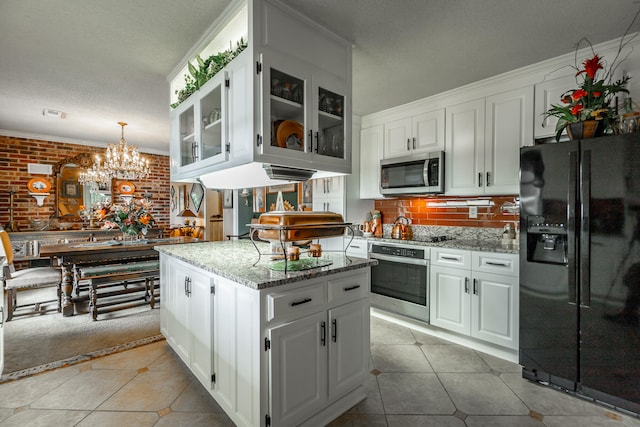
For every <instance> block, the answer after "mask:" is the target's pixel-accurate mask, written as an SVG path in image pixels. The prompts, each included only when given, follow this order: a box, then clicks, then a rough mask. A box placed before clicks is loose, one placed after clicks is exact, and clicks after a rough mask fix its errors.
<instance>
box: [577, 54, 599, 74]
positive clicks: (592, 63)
mask: <svg viewBox="0 0 640 427" xmlns="http://www.w3.org/2000/svg"><path fill="white" fill-rule="evenodd" d="M600 59H601V58H600V57H599V56H598V55H597V54H596V55H594V56H593V58H591V59H585V60H584V62H583V63H582V65H584V70H581V71H578V73H577V74H576V76H577V75H580V74H582V73H587V77H589V78H590V79H592V80H593V78H594V77H595V76H596V72H597V71H598V70H602V69H604V67H603V66H602V64H601V63H600Z"/></svg>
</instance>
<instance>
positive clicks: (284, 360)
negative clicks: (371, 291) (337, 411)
mask: <svg viewBox="0 0 640 427" xmlns="http://www.w3.org/2000/svg"><path fill="white" fill-rule="evenodd" d="M316 286H318V285H316ZM321 286H323V287H326V290H325V292H322V293H318V289H317V288H316V289H315V290H314V289H308V290H300V289H296V290H294V291H292V292H288V293H287V292H285V293H278V294H271V295H270V296H268V297H267V298H268V299H270V300H272V301H288V307H287V306H284V305H283V304H280V307H281V308H282V309H281V310H280V313H279V315H278V314H275V313H273V312H272V313H273V314H275V316H274V319H273V320H274V323H275V324H276V325H278V326H274V327H271V328H269V331H268V339H269V341H268V342H269V348H270V349H269V353H270V354H269V368H270V369H269V372H270V383H271V408H270V409H271V411H270V422H271V425H274V426H279V425H283V426H288V425H299V424H301V423H304V422H305V420H306V419H308V418H309V414H313V413H314V412H318V411H320V410H321V409H323V408H326V407H328V406H330V405H332V404H334V403H335V402H337V400H338V399H339V398H341V397H342V396H344V395H347V394H348V393H350V392H352V391H353V390H356V389H357V388H358V387H360V386H361V385H362V384H363V383H364V382H365V381H366V378H367V375H368V370H369V369H368V368H369V298H368V297H367V295H368V275H362V274H357V275H353V274H351V275H347V276H344V277H339V278H336V279H330V280H329V282H328V283H327V282H325V283H322V284H321ZM320 298H324V301H322V303H323V304H319V301H318V299H320ZM307 304H309V306H308V307H309V310H305V311H304V312H305V316H304V317H301V318H296V319H293V320H289V319H290V317H291V315H292V311H297V312H303V311H301V309H302V307H303V306H305V305H307ZM289 308H290V309H292V310H289ZM318 309H320V310H321V311H317V312H315V313H313V314H308V313H311V312H313V311H314V310H318ZM274 311H275V310H274ZM278 317H280V318H283V319H287V321H285V323H283V324H279V323H280V322H279V321H278ZM345 409H346V408H345Z"/></svg>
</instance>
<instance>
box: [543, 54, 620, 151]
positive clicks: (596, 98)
mask: <svg viewBox="0 0 640 427" xmlns="http://www.w3.org/2000/svg"><path fill="white" fill-rule="evenodd" d="M614 63H615V61H614ZM613 65H614V64H613V63H612V65H611V67H609V70H607V71H606V72H605V73H604V75H602V76H600V75H599V73H598V72H599V70H604V66H603V64H602V58H601V57H600V56H599V55H598V54H594V55H593V57H591V58H588V59H585V60H584V61H583V62H582V68H577V67H576V68H577V70H578V72H577V73H576V78H578V77H580V78H582V81H581V82H579V83H578V88H576V89H571V90H568V91H567V92H565V93H563V94H562V96H561V97H560V99H561V101H562V103H561V104H553V105H551V108H550V109H549V110H548V111H547V112H546V113H545V117H557V118H558V123H557V125H556V141H559V140H560V135H561V134H562V132H563V131H564V130H565V129H567V134H568V135H569V138H570V139H580V138H592V137H594V136H599V135H602V133H603V132H604V130H605V129H607V128H609V127H611V126H612V124H613V122H614V121H615V119H616V116H617V111H616V110H617V107H616V106H615V105H612V101H614V100H615V96H616V94H618V93H621V92H622V93H629V91H628V90H627V88H626V85H627V83H628V82H629V79H630V78H631V77H630V76H628V75H627V76H624V77H623V78H622V79H620V80H616V81H615V82H613V81H612V80H613V79H612V77H613V76H612V72H613V70H614V69H615V67H614V66H613Z"/></svg>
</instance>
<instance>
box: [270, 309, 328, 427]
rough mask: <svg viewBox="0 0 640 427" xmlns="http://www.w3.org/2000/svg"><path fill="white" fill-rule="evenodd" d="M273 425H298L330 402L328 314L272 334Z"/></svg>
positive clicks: (297, 322) (275, 329)
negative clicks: (325, 403) (328, 391)
mask: <svg viewBox="0 0 640 427" xmlns="http://www.w3.org/2000/svg"><path fill="white" fill-rule="evenodd" d="M269 339H270V340H271V350H270V354H269V367H270V372H269V374H270V375H269V376H270V381H269V382H270V384H271V425H274V426H290V425H297V424H298V423H299V422H300V421H302V420H303V419H304V417H306V416H308V414H311V413H314V411H315V410H317V409H319V408H321V407H322V405H323V404H324V402H325V401H326V399H327V349H326V345H327V324H326V312H320V313H316V314H312V315H309V316H307V317H304V318H302V319H299V320H296V321H294V322H291V323H287V324H285V325H282V326H279V327H277V328H273V329H271V330H270V331H269Z"/></svg>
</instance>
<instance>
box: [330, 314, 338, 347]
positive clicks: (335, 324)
mask: <svg viewBox="0 0 640 427" xmlns="http://www.w3.org/2000/svg"><path fill="white" fill-rule="evenodd" d="M331 339H332V340H333V342H338V321H337V320H336V319H333V320H332V321H331Z"/></svg>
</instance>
